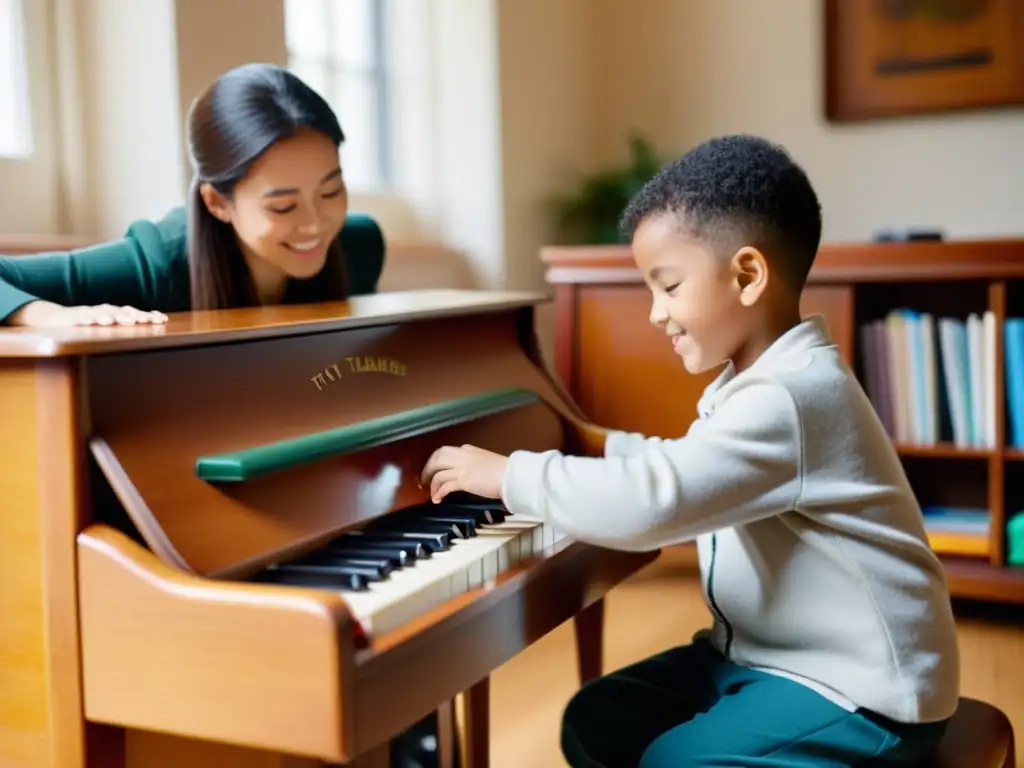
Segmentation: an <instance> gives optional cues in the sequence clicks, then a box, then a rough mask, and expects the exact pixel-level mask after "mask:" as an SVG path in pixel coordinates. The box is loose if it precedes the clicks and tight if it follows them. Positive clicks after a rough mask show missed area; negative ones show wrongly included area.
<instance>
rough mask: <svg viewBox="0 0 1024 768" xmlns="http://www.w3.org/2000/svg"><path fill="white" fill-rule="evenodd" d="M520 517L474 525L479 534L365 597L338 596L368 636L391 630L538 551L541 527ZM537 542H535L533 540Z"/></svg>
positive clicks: (407, 569) (403, 572)
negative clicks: (529, 553) (524, 555)
mask: <svg viewBox="0 0 1024 768" xmlns="http://www.w3.org/2000/svg"><path fill="white" fill-rule="evenodd" d="M546 527H547V526H544V525H543V524H542V522H541V521H540V520H537V519H534V518H523V517H521V516H519V515H516V516H514V517H509V518H506V520H505V522H503V523H499V524H497V525H487V526H479V527H478V528H477V531H478V535H477V536H472V537H469V538H466V539H453V541H452V544H451V546H450V548H449V549H447V550H443V551H440V552H435V553H433V556H432V557H430V558H427V559H420V560H417V561H415V562H414V563H413V564H412V565H410V566H407V567H405V568H402V569H399V570H396V571H392V572H391V574H390V575H389V576H388V578H386V579H384V580H382V581H379V582H373V583H371V585H370V587H369V589H368V590H366V591H365V592H343V593H342V596H343V597H344V599H345V601H346V602H347V603H348V605H349V609H350V610H351V611H352V614H353V616H355V618H356V619H358V620H359V621H360V623H361V624H362V625H363V628H364V629H365V631H366V632H367V633H369V634H380V633H382V632H387V631H389V630H391V629H395V628H396V627H398V626H401V625H402V624H404V623H405V622H407V621H410V620H412V619H413V618H415V617H416V616H417V615H419V614H422V613H425V612H426V611H428V610H430V609H431V608H434V607H436V606H438V605H440V604H441V603H443V602H445V601H446V600H450V599H451V598H453V597H456V596H458V595H460V594H464V593H465V592H467V591H469V590H472V589H475V588H477V587H480V586H481V585H483V584H484V583H486V582H487V581H488V580H490V579H493V578H495V577H496V576H497V575H498V574H499V573H501V572H503V571H504V570H507V569H508V568H511V567H512V566H514V565H515V564H516V563H517V562H519V560H520V559H521V553H522V552H523V551H524V550H526V551H529V552H531V553H532V552H534V551H537V552H538V553H539V551H540V549H541V547H540V546H536V547H535V546H534V544H535V542H537V541H540V542H543V540H544V537H545V535H548V536H549V535H550V534H545V533H544V532H543V531H541V530H540V529H541V528H546ZM538 537H539V538H538Z"/></svg>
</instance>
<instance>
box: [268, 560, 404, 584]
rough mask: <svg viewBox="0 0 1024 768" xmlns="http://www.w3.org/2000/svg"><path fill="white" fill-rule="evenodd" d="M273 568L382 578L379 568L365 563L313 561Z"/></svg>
mask: <svg viewBox="0 0 1024 768" xmlns="http://www.w3.org/2000/svg"><path fill="white" fill-rule="evenodd" d="M274 570H278V571H284V572H285V573H316V574H322V575H324V576H331V575H333V574H336V573H338V574H343V575H345V576H350V575H352V574H355V575H357V576H362V577H363V578H364V579H367V580H369V581H380V580H381V579H383V578H384V574H383V573H382V572H381V569H380V568H373V567H371V566H366V565H343V564H341V563H327V564H323V565H321V564H314V563H283V564H281V565H278V566H277V567H276V568H275V569H274Z"/></svg>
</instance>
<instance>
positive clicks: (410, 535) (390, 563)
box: [256, 500, 563, 636]
mask: <svg viewBox="0 0 1024 768" xmlns="http://www.w3.org/2000/svg"><path fill="white" fill-rule="evenodd" d="M562 538H563V535H562V534H561V533H560V532H557V531H556V530H555V529H554V528H553V527H552V526H550V525H547V524H545V523H543V522H542V521H541V520H538V519H536V518H532V517H525V516H523V515H512V514H510V513H509V512H508V511H507V510H505V508H504V507H503V506H502V505H501V504H500V502H492V501H486V500H482V501H478V502H464V503H460V502H447V501H446V502H444V503H441V504H424V505H421V506H417V507H411V508H408V509H405V510H401V511H399V512H395V513H393V514H390V515H388V516H386V517H383V518H381V519H379V520H376V521H374V522H373V523H371V524H370V525H369V526H367V527H366V528H363V529H360V530H358V531H351V532H347V533H344V534H342V535H341V536H339V537H338V538H336V539H334V540H332V541H331V542H329V543H328V544H327V545H326V546H325V547H322V548H321V549H318V550H316V551H315V552H312V553H310V554H307V555H304V556H303V557H301V558H299V559H296V560H290V561H288V562H285V563H280V564H277V565H273V566H270V567H269V568H267V569H266V570H265V571H263V572H262V573H260V574H259V575H258V576H257V577H256V579H257V580H258V581H262V582H269V583H276V584H290V585H296V586H310V587H319V588H323V589H337V590H339V591H340V592H341V593H342V594H343V597H344V598H345V601H346V603H348V606H349V609H350V610H351V612H352V615H353V616H354V617H355V618H356V619H357V620H358V621H359V624H360V626H361V628H362V630H363V632H364V633H365V634H366V635H368V636H372V635H376V634H380V633H383V632H388V631H389V630H392V629H395V628H397V627H399V626H401V625H402V624H404V623H405V622H407V621H410V620H411V619H413V618H415V617H416V616H418V615H420V614H422V613H424V612H425V611H428V610H430V609H431V608H433V607H435V606H437V605H440V604H441V603H443V602H445V601H446V600H449V599H451V598H453V597H456V596H457V595H460V594H463V593H465V592H467V591H469V590H471V589H474V588H476V587H480V586H482V585H484V584H486V583H488V582H489V581H491V580H493V579H494V578H495V577H496V576H497V575H498V574H499V573H502V572H504V571H506V570H508V569H509V568H511V567H512V566H514V565H516V564H517V563H518V562H520V561H521V560H523V559H525V558H528V557H530V556H531V555H533V554H535V553H536V554H539V553H540V552H541V551H543V550H544V549H546V548H548V547H550V546H552V545H554V544H556V543H558V542H559V541H560V540H561V539H562Z"/></svg>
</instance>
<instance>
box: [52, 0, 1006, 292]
mask: <svg viewBox="0 0 1024 768" xmlns="http://www.w3.org/2000/svg"><path fill="white" fill-rule="evenodd" d="M53 2H54V3H55V5H56V7H57V9H58V12H59V11H60V9H61V8H64V9H65V11H64V18H69V16H68V11H67V9H68V8H72V9H74V11H75V14H77V20H76V21H74V24H75V27H74V29H75V33H74V34H71V35H69V34H68V32H67V29H63V30H59V31H60V34H58V35H57V36H56V37H57V43H58V48H59V50H60V52H61V53H62V57H61V62H62V66H61V68H60V70H59V73H58V74H60V73H63V75H62V77H63V80H62V81H61V82H62V83H63V91H64V92H63V94H62V95H61V100H60V106H61V110H60V113H61V114H62V116H64V117H65V120H66V121H70V122H69V123H67V122H66V124H65V125H64V126H63V132H62V135H63V142H62V149H63V151H62V155H61V158H62V166H63V168H64V173H63V175H62V179H63V195H62V199H64V200H65V202H66V205H65V206H64V207H65V209H66V215H65V216H64V219H63V220H64V222H65V226H64V227H63V229H64V231H70V232H77V233H82V234H92V235H99V236H113V235H116V234H118V233H119V232H120V231H122V230H123V227H124V226H125V224H127V223H128V222H129V221H130V220H131V219H133V218H135V217H138V216H158V215H160V214H161V213H162V211H163V210H165V209H166V208H167V207H169V206H171V205H174V204H176V203H178V202H180V200H181V197H182V190H183V188H184V185H185V183H186V182H187V179H188V168H187V166H186V164H185V161H184V157H183V154H182V149H181V146H182V145H181V142H182V136H181V127H182V120H183V118H184V111H185V109H186V108H187V105H188V103H189V102H190V101H191V99H192V98H193V97H194V96H195V93H196V92H197V91H198V90H199V89H200V88H201V87H202V86H203V85H205V83H207V82H209V80H211V79H212V78H214V77H215V76H216V75H217V74H218V73H219V72H221V71H223V69H225V68H226V67H229V66H232V65H234V64H236V63H241V62H243V61H251V60H263V61H282V60H283V59H284V32H283V28H282V19H283V12H282V6H281V0H218V2H217V3H209V2H205V0H146V3H144V4H142V3H137V2H135V1H134V0H53ZM390 2H391V3H392V6H391V10H390V14H391V18H392V21H393V22H394V29H395V30H396V34H397V35H398V40H397V41H396V44H395V45H394V46H393V49H394V51H395V53H394V57H395V58H394V60H393V61H392V62H391V64H392V67H393V69H394V71H395V73H396V77H397V78H398V81H399V82H398V84H397V86H396V88H395V93H396V96H395V98H396V99H397V100H398V101H399V103H398V104H396V105H394V106H395V114H396V116H397V117H398V119H397V120H396V127H395V131H396V133H395V136H394V141H395V142H396V145H397V155H398V167H399V168H400V173H399V179H398V183H397V185H396V189H395V190H394V191H393V193H392V194H384V195H382V194H374V195H356V198H355V202H356V205H358V206H360V207H363V208H366V209H369V210H370V211H371V212H374V213H376V214H377V215H378V216H379V217H380V219H381V221H382V222H383V223H384V226H385V230H386V232H387V233H388V235H389V236H390V237H393V238H398V239H402V240H405V241H408V240H415V239H427V240H437V241H441V242H444V243H447V244H449V245H451V246H452V247H453V248H455V249H458V250H459V251H461V252H463V253H465V254H467V256H468V258H469V260H470V262H471V267H472V270H473V273H474V274H475V276H476V279H478V280H479V282H480V283H481V284H484V285H510V286H514V287H530V286H537V287H540V286H542V270H541V268H540V266H539V265H538V263H537V260H536V253H537V249H538V248H539V247H540V245H542V244H543V243H545V242H548V241H549V240H550V237H551V231H550V225H549V221H548V218H547V215H546V211H545V208H544V202H545V200H546V199H547V198H548V197H549V196H550V194H551V193H552V192H554V191H556V190H560V189H564V188H566V187H568V186H570V185H571V184H572V183H573V181H574V180H575V178H576V176H577V174H578V173H580V172H581V171H582V170H585V169H588V168H594V167H597V166H599V165H600V164H602V163H605V162H609V161H613V160H618V159H620V158H621V156H622V153H623V150H624V141H625V136H626V134H627V132H628V131H629V130H631V129H634V128H635V129H639V130H641V131H642V132H644V133H646V134H647V135H649V136H650V137H651V138H653V139H654V140H655V141H656V143H657V144H658V145H659V146H660V147H661V148H662V149H663V151H665V152H668V153H676V152H679V151H682V150H684V149H685V148H687V147H688V146H691V145H692V144H693V143H695V142H697V141H700V140H701V139H703V138H706V137H708V136H711V135H714V134H718V133H723V132H730V131H751V132H756V133H761V134H764V135H767V136H769V137H771V138H773V139H776V140H779V141H782V142H783V143H785V144H786V145H788V146H789V147H790V148H791V149H792V150H793V152H794V153H795V154H796V155H797V157H798V158H799V159H800V160H802V161H803V162H804V164H805V165H806V166H807V168H808V170H809V171H810V173H811V174H812V176H813V178H814V180H815V182H816V184H817V186H818V188H819V190H820V193H821V196H822V198H823V202H824V204H825V209H826V227H825V235H826V239H828V240H860V239H865V238H867V237H868V236H869V235H870V233H871V231H872V230H873V229H875V228H878V227H882V226H886V225H899V224H907V225H915V226H941V227H944V228H946V229H947V231H948V232H949V233H950V234H951V235H953V236H961V237H966V236H980V237H985V236H995V235H1005V234H1018V233H1020V232H1021V231H1022V230H1024V226H1022V224H1021V221H1022V217H1024V216H1022V214H1024V112H1022V111H1021V110H1019V109H1018V110H1001V111H989V112H977V113H965V114H962V115H953V116H938V117H926V118H916V119H901V120H890V121H886V122H879V123H869V124H863V125H856V126H843V127H835V126H830V125H828V124H826V123H825V122H824V120H823V118H822V117H821V112H822V110H821V98H822V97H821V86H820V83H821V77H822V73H821V70H822V54H821V3H820V1H819V0H772V2H757V3H755V2H749V0H686V2H682V1H681V0H643V2H642V3H640V4H638V3H636V2H635V0H514V2H513V1H512V0H416V2H415V5H413V6H410V5H409V4H408V3H409V2H410V0H390ZM640 9H642V11H641V10H640ZM70 17H71V18H73V19H74V14H71V16H70ZM239 17H244V19H245V24H246V33H245V34H244V35H243V34H232V30H233V29H235V28H236V27H235V25H236V23H237V19H238V18H239ZM403 20H404V21H403ZM68 39H71V40H73V41H74V43H75V45H76V46H77V48H76V49H74V50H72V51H71V54H73V56H72V55H69V53H68V43H67V40H68ZM62 41H63V42H62ZM76 63H80V64H81V67H80V70H79V71H78V72H77V74H76V73H74V72H72V70H73V65H75V64H76ZM58 79H60V78H58ZM69 93H70V96H69Z"/></svg>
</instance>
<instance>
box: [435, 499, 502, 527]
mask: <svg viewBox="0 0 1024 768" xmlns="http://www.w3.org/2000/svg"><path fill="white" fill-rule="evenodd" d="M417 512H418V513H420V514H423V515H428V516H429V515H441V516H443V517H448V516H456V517H463V516H465V517H469V518H470V519H472V520H473V522H474V523H476V524H477V525H494V524H495V523H500V522H501V521H502V520H504V519H505V516H504V515H502V514H501V513H499V512H496V511H494V510H490V509H475V508H473V507H460V506H459V505H458V504H449V503H447V502H444V501H442V502H441V503H440V504H432V505H431V506H430V507H428V508H423V509H422V510H419V509H418V510H417Z"/></svg>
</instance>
